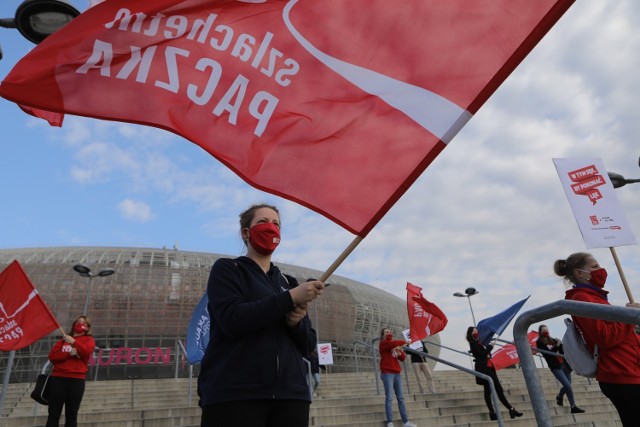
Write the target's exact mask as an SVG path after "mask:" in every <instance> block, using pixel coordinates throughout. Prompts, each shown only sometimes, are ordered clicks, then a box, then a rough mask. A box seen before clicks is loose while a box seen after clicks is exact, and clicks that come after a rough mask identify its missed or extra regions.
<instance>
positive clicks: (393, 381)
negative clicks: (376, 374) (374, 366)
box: [380, 374, 409, 423]
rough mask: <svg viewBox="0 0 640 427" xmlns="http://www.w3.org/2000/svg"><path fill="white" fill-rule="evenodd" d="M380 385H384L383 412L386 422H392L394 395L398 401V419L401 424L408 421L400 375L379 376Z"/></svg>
mask: <svg viewBox="0 0 640 427" xmlns="http://www.w3.org/2000/svg"><path fill="white" fill-rule="evenodd" d="M380 379H382V384H384V396H385V400H384V411H385V413H386V415H387V422H388V423H390V422H392V421H393V408H392V405H393V394H392V391H393V392H394V393H395V394H396V399H398V409H399V410H400V418H401V419H402V422H403V423H406V422H408V421H409V417H407V408H406V407H405V406H404V392H403V391H402V377H401V376H400V374H380Z"/></svg>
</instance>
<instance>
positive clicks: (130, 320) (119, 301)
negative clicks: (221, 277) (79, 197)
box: [0, 247, 439, 382]
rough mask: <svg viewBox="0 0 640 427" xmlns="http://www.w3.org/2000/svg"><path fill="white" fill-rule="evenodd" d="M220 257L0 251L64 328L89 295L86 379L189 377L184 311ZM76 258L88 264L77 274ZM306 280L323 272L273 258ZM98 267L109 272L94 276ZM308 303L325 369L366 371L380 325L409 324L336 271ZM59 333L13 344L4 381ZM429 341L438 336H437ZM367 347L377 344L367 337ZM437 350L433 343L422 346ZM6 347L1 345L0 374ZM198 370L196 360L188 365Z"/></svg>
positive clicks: (28, 369)
mask: <svg viewBox="0 0 640 427" xmlns="http://www.w3.org/2000/svg"><path fill="white" fill-rule="evenodd" d="M220 257H224V255H217V254H210V253H201V252H187V251H178V250H172V249H149V248H109V247H62V248H33V249H7V250H0V270H2V269H4V268H6V267H7V266H8V265H9V264H10V263H11V262H12V261H13V260H14V259H16V260H18V261H19V262H20V264H21V265H22V267H23V268H24V270H25V271H26V273H27V275H28V276H29V278H30V279H31V281H32V282H33V284H34V286H35V287H36V289H37V290H38V292H39V293H40V295H41V296H42V297H43V298H44V300H45V301H46V303H47V305H48V306H49V308H50V309H51V312H52V313H53V314H54V315H55V316H56V318H57V319H58V322H59V323H60V324H61V325H62V327H63V328H64V329H65V330H69V329H70V327H71V322H72V321H73V319H75V318H76V317H77V316H79V315H80V314H82V311H83V308H84V304H85V300H86V298H87V295H88V294H89V296H90V300H89V306H88V315H89V318H90V319H91V322H92V327H93V334H94V337H95V339H96V343H97V346H98V347H99V348H98V349H97V350H96V353H95V354H94V357H93V358H92V361H91V370H90V372H89V378H95V379H124V378H169V377H173V376H175V375H179V376H188V375H189V366H188V364H187V362H186V360H185V358H184V355H183V353H182V351H181V349H180V348H181V346H180V344H181V343H184V340H185V338H186V330H187V326H188V324H189V321H190V319H191V315H192V312H193V310H194V308H195V306H196V305H197V303H198V301H199V300H200V298H201V296H202V294H203V292H204V291H205V289H206V286H207V279H208V277H209V270H210V268H211V265H213V263H214V261H215V260H216V259H218V258H220ZM76 264H83V265H86V266H88V267H89V268H91V273H92V275H93V276H92V277H83V276H80V275H79V274H78V273H77V272H75V271H74V270H73V266H74V265H76ZM276 264H277V265H278V266H279V267H280V269H281V270H282V271H283V272H284V273H286V274H290V275H292V276H294V277H296V278H297V279H298V280H299V281H305V280H306V278H308V277H319V276H320V275H321V274H322V272H320V271H317V270H311V269H307V268H304V267H299V266H294V265H289V264H283V263H276ZM103 268H113V269H114V270H115V271H116V272H115V274H113V275H110V276H106V277H99V276H96V274H97V273H98V272H99V271H100V270H101V269H103ZM328 282H329V283H331V286H330V287H329V288H327V290H326V291H325V292H324V294H323V296H322V298H320V299H318V300H316V301H314V303H313V304H312V305H311V306H310V308H309V316H310V318H311V321H312V322H313V324H314V327H315V328H316V330H317V331H318V334H319V342H322V343H331V344H332V347H333V359H334V365H333V366H332V367H331V369H332V371H333V372H351V371H355V370H356V369H358V370H361V371H366V370H372V366H373V365H372V363H373V362H372V361H373V354H372V349H371V348H370V347H371V344H372V342H373V340H374V339H376V338H377V337H378V336H379V332H380V329H381V328H383V327H390V328H391V329H392V330H393V331H394V333H395V334H396V335H397V336H398V335H399V334H400V332H401V331H402V330H403V329H406V328H407V327H408V321H407V314H406V313H407V311H406V303H405V301H403V300H401V299H400V298H397V297H395V296H393V295H391V294H389V293H387V292H384V291H382V290H380V289H377V288H374V287H372V286H369V285H366V284H364V283H360V282H357V281H354V280H350V279H347V278H344V277H340V276H337V275H334V276H331V277H330V278H329V280H328ZM58 338H59V332H57V331H56V332H54V333H52V334H50V335H49V336H47V337H45V338H43V339H41V340H40V341H38V342H36V343H34V344H32V345H31V346H29V347H27V348H25V349H22V350H19V351H17V352H16V356H15V358H14V364H13V368H12V370H11V372H12V375H11V382H25V381H33V380H34V379H35V377H36V375H37V374H38V373H39V372H40V370H41V369H42V367H43V366H44V365H45V363H46V362H47V354H48V352H49V349H50V348H51V346H52V345H53V343H55V341H56V340H57V339H58ZM430 340H431V341H434V342H436V343H439V338H438V337H437V336H435V337H431V338H430ZM374 346H375V348H376V349H377V346H376V345H375V343H374ZM429 352H430V353H431V354H433V355H435V356H437V355H438V354H439V348H437V347H434V348H432V347H431V346H429ZM7 360H8V353H4V352H0V373H4V372H5V371H6V367H7ZM195 369H196V373H197V365H196V367H195Z"/></svg>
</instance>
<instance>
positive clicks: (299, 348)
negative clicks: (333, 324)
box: [198, 257, 316, 406]
mask: <svg viewBox="0 0 640 427" xmlns="http://www.w3.org/2000/svg"><path fill="white" fill-rule="evenodd" d="M296 286H298V282H297V280H296V279H295V278H293V277H291V276H287V277H286V278H285V277H284V276H283V274H282V273H281V272H280V270H279V269H278V267H276V266H274V265H273V264H271V268H270V269H269V271H268V272H267V273H266V274H265V273H264V271H262V269H261V268H260V266H258V264H256V263H255V262H254V261H253V260H252V259H250V258H248V257H240V258H236V259H235V260H234V259H228V258H221V259H219V260H217V261H216V262H215V263H214V264H213V267H212V268H211V274H210V275H209V283H208V285H207V296H208V298H209V305H208V309H209V314H210V316H211V331H210V334H211V335H210V338H209V345H208V347H207V350H206V352H205V354H204V357H203V359H202V362H201V363H202V366H201V370H200V375H199V377H198V394H200V397H201V399H200V405H201V406H206V405H211V404H215V403H221V402H230V401H238V400H252V399H292V400H305V401H311V396H310V394H309V388H308V386H307V382H306V367H305V364H304V362H303V360H302V358H303V357H307V358H308V357H309V354H310V353H311V351H313V349H314V348H315V346H316V333H315V331H314V330H313V329H312V327H311V321H310V320H309V316H305V317H304V319H302V320H301V321H300V323H298V325H297V326H296V327H295V328H290V327H289V326H287V324H286V320H285V316H286V313H288V312H290V311H292V310H293V309H294V304H293V300H292V299H291V295H290V294H289V292H288V290H289V289H291V288H293V287H296Z"/></svg>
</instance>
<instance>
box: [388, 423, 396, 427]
mask: <svg viewBox="0 0 640 427" xmlns="http://www.w3.org/2000/svg"><path fill="white" fill-rule="evenodd" d="M387 427H395V426H394V425H393V423H387Z"/></svg>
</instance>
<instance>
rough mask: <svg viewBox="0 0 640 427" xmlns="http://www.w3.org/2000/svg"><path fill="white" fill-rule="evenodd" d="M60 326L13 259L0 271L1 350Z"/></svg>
mask: <svg viewBox="0 0 640 427" xmlns="http://www.w3.org/2000/svg"><path fill="white" fill-rule="evenodd" d="M59 327H60V324H59V323H58V321H57V320H56V318H55V317H54V316H53V314H51V311H50V310H49V307H47V304H46V303H45V302H44V300H43V299H42V297H41V296H40V295H39V294H38V291H37V290H36V288H35V287H34V286H33V284H32V283H31V281H30V280H29V277H27V273H25V271H24V270H23V269H22V266H21V265H20V263H19V262H18V261H13V262H12V263H11V264H9V266H8V267H7V268H5V269H4V271H3V272H2V273H0V350H2V351H11V350H20V349H21V348H24V347H27V346H28V345H31V344H32V343H34V342H35V341H37V340H39V339H40V338H42V337H43V336H45V335H47V334H48V333H50V332H52V331H53V330H55V329H57V328H59Z"/></svg>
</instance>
